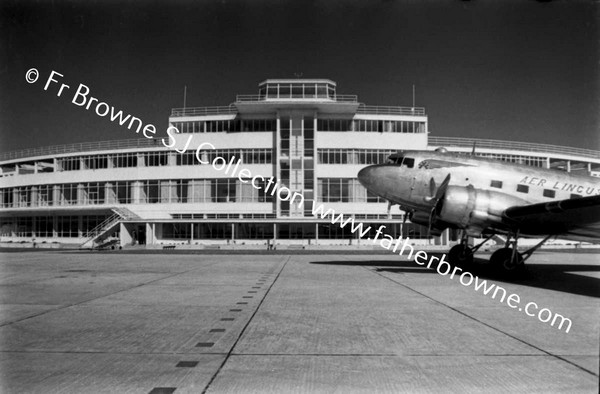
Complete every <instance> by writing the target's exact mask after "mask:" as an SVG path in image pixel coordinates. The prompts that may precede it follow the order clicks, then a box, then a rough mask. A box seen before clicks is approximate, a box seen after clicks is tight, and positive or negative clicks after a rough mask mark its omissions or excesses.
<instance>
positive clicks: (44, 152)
mask: <svg viewBox="0 0 600 394" xmlns="http://www.w3.org/2000/svg"><path fill="white" fill-rule="evenodd" d="M375 108H402V107H375ZM380 113H381V112H380ZM473 142H476V143H477V144H476V146H477V148H489V149H509V150H520V151H531V152H543V153H559V154H567V155H578V156H582V157H589V158H593V159H600V151H597V150H592V149H584V148H574V147H567V146H557V145H548V144H536V143H531V142H514V141H502V140H488V139H479V138H461V137H434V136H429V142H428V144H429V145H430V146H432V145H437V146H458V147H473ZM154 147H156V148H163V149H168V148H166V147H165V146H164V145H163V144H161V142H160V140H158V139H147V138H135V139H133V138H132V139H124V140H111V141H98V142H82V143H75V144H66V145H52V146H44V147H40V148H32V149H23V150H18V151H12V152H3V153H0V161H6V160H14V159H21V158H28V157H37V156H53V155H60V154H67V153H78V152H91V151H104V150H119V149H131V148H154Z"/></svg>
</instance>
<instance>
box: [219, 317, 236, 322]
mask: <svg viewBox="0 0 600 394" xmlns="http://www.w3.org/2000/svg"><path fill="white" fill-rule="evenodd" d="M234 320H235V319H234V318H233V317H224V318H222V319H221V321H234Z"/></svg>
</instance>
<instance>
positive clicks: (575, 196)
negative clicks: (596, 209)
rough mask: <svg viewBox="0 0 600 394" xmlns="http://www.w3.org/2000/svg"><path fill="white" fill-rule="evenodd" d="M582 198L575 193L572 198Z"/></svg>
mask: <svg viewBox="0 0 600 394" xmlns="http://www.w3.org/2000/svg"><path fill="white" fill-rule="evenodd" d="M581 197H583V196H582V195H581V194H575V193H572V194H571V198H581Z"/></svg>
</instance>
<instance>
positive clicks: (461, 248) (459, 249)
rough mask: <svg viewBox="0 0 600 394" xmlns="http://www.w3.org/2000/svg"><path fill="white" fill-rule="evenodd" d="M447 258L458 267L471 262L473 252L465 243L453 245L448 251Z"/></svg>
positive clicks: (465, 265)
mask: <svg viewBox="0 0 600 394" xmlns="http://www.w3.org/2000/svg"><path fill="white" fill-rule="evenodd" d="M448 260H449V261H450V262H451V263H452V264H454V265H456V266H458V267H461V268H462V267H468V266H470V265H471V264H473V252H471V248H469V245H467V244H466V243H465V244H463V243H460V244H458V245H454V246H453V247H452V248H451V249H450V251H449V252H448Z"/></svg>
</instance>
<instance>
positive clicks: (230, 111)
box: [171, 104, 238, 116]
mask: <svg viewBox="0 0 600 394" xmlns="http://www.w3.org/2000/svg"><path fill="white" fill-rule="evenodd" d="M237 112H238V111H237V108H235V106H233V104H231V105H228V106H220V107H190V108H173V109H172V110H171V116H203V115H235V114H237Z"/></svg>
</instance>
